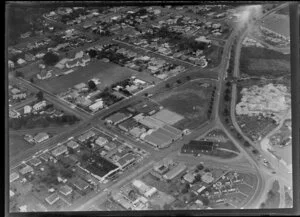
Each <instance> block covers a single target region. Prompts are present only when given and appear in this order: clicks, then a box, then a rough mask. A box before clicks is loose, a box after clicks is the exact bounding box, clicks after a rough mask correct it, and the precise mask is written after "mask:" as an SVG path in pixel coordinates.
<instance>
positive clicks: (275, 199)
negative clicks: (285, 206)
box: [261, 180, 280, 209]
mask: <svg viewBox="0 0 300 217" xmlns="http://www.w3.org/2000/svg"><path fill="white" fill-rule="evenodd" d="M278 190H279V183H278V181H277V180H276V181H274V182H273V186H272V189H270V191H269V192H268V194H267V199H266V201H265V202H264V203H262V204H261V208H267V209H275V208H279V203H280V193H279V192H278Z"/></svg>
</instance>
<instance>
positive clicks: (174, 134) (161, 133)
mask: <svg viewBox="0 0 300 217" xmlns="http://www.w3.org/2000/svg"><path fill="white" fill-rule="evenodd" d="M181 137H182V132H181V131H179V130H177V129H176V128H174V127H171V126H163V127H162V128H159V129H157V130H149V131H148V132H147V133H144V134H143V135H141V139H143V140H144V141H146V142H148V143H149V144H151V145H153V146H154V147H157V148H165V147H167V146H168V145H170V144H171V143H172V142H174V141H176V140H178V139H179V138H181Z"/></svg>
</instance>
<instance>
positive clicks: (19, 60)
mask: <svg viewBox="0 0 300 217" xmlns="http://www.w3.org/2000/svg"><path fill="white" fill-rule="evenodd" d="M17 63H18V64H19V65H25V64H26V63H27V62H26V60H23V59H22V58H19V59H18V60H17Z"/></svg>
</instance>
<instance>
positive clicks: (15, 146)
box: [9, 134, 33, 159]
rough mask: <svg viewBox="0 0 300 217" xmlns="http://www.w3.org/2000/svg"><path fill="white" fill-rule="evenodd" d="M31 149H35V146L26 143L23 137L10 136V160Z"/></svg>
mask: <svg viewBox="0 0 300 217" xmlns="http://www.w3.org/2000/svg"><path fill="white" fill-rule="evenodd" d="M31 147H33V145H31V144H30V143H28V142H26V141H25V140H24V139H23V137H22V136H18V135H15V134H14V135H11V134H10V136H9V158H10V159H11V158H13V157H14V156H17V155H18V154H20V153H22V152H23V151H25V150H27V149H29V148H31Z"/></svg>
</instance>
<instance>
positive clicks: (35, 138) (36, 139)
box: [33, 132, 49, 143]
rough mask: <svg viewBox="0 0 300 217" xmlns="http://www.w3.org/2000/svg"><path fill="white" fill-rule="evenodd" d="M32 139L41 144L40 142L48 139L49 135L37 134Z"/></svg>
mask: <svg viewBox="0 0 300 217" xmlns="http://www.w3.org/2000/svg"><path fill="white" fill-rule="evenodd" d="M33 139H34V141H35V142H36V143H41V142H43V141H45V140H47V139H49V135H48V134H47V133H44V132H41V133H38V134H37V135H36V136H35V137H34V138H33Z"/></svg>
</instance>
